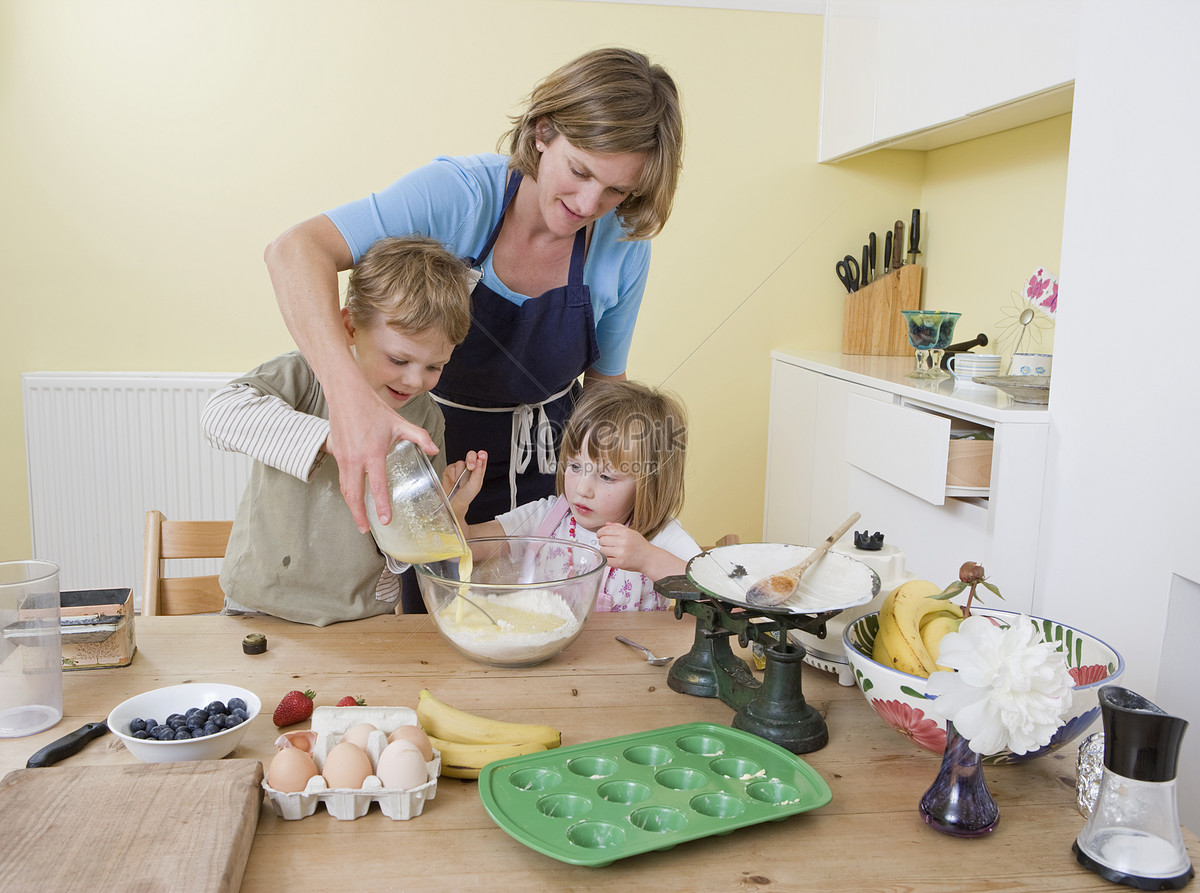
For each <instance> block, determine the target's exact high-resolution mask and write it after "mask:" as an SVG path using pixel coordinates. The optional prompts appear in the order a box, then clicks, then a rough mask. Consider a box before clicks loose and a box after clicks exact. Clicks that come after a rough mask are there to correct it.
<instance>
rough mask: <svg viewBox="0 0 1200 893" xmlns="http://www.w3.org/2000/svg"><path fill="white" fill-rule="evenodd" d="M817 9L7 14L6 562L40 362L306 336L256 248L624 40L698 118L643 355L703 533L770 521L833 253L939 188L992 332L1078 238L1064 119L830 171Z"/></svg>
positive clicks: (952, 273) (436, 7)
mask: <svg viewBox="0 0 1200 893" xmlns="http://www.w3.org/2000/svg"><path fill="white" fill-rule="evenodd" d="M821 27H822V21H821V18H820V17H819V16H811V15H789V14H781V13H750V12H734V11H728V10H708V9H689V8H681V7H662V6H636V5H621V4H610V3H569V2H562V0H503V2H496V0H440V2H437V3H430V2H414V0H389V2H384V0H342V2H338V3H332V2H325V0H203V2H201V0H179V2H172V3H161V2H154V0H105V2H104V3H95V2H87V0H74V2H72V0H7V2H5V3H4V4H0V65H2V66H3V69H2V74H0V119H2V120H4V121H5V127H4V128H3V136H2V137H0V162H2V163H0V187H2V193H3V194H4V195H5V196H6V200H5V210H6V212H7V213H6V214H5V215H4V222H3V223H2V224H0V227H3V230H2V233H0V235H2V237H3V242H4V245H5V251H4V254H3V258H2V260H0V264H2V266H0V273H2V275H3V279H2V282H3V285H2V286H0V288H2V289H3V292H2V294H3V301H4V316H3V318H4V340H3V350H2V351H0V419H3V420H4V431H5V434H6V436H5V437H4V438H3V440H0V496H2V498H3V502H4V505H5V506H6V509H7V510H6V511H5V512H4V513H3V515H2V516H0V558H3V559H10V558H21V557H27V556H28V555H29V554H30V549H31V547H30V541H29V527H28V505H27V485H26V480H25V472H24V468H25V456H24V448H23V438H22V436H21V431H22V426H21V394H20V374H21V373H22V372H27V371H33V370H155V371H176V370H181V371H188V370H191V371H228V372H238V371H241V370H244V369H246V368H249V367H250V366H253V365H255V364H256V363H258V362H260V361H262V360H263V359H266V358H267V357H270V356H272V355H274V354H277V353H280V352H282V351H285V350H289V349H291V348H292V346H293V345H292V342H291V339H290V337H289V336H288V334H287V331H286V329H285V328H284V326H283V324H282V322H281V321H280V319H279V314H278V312H277V309H276V306H275V302H274V299H273V297H272V293H271V290H270V286H269V283H268V280H267V276H266V271H265V268H264V267H263V264H262V260H261V255H262V249H263V247H264V246H265V245H266V243H267V242H268V241H269V240H270V239H271V238H272V237H274V236H275V235H276V234H277V233H278V232H279V231H281V230H282V229H284V228H285V227H286V226H288V225H290V224H291V223H293V222H295V221H297V220H299V219H302V218H304V217H307V216H310V215H312V214H314V213H318V212H319V211H321V210H323V209H325V208H328V207H331V206H333V205H336V204H339V203H341V202H343V201H347V200H350V199H353V198H358V197H361V196H362V195H365V194H366V193H367V192H369V191H371V190H372V189H377V188H381V187H383V186H385V185H386V184H388V183H389V182H391V181H392V180H393V179H395V178H396V177H398V176H400V175H401V174H403V173H404V172H406V171H407V170H409V169H410V168H412V167H415V166H417V165H419V164H422V163H424V162H426V161H428V160H429V159H430V158H432V157H433V156H435V155H437V154H461V153H469V152H479V151H489V150H491V149H493V148H494V146H495V143H496V139H497V137H498V136H499V135H500V133H501V132H502V131H503V130H504V129H506V127H507V115H508V114H510V113H511V112H513V111H514V110H515V109H516V107H517V106H518V104H519V102H520V100H521V99H522V97H523V96H524V95H525V93H526V92H527V91H528V90H529V88H530V87H531V86H532V85H533V83H534V82H535V81H536V80H537V79H538V78H539V77H541V76H543V75H544V74H546V73H548V72H549V71H550V70H551V69H553V68H554V67H556V66H557V65H558V64H560V63H561V62H563V61H566V60H567V59H569V58H571V57H574V56H575V55H578V54H579V53H580V52H582V51H584V50H587V49H591V48H593V47H596V46H601V45H605V44H614V43H620V44H625V45H629V46H633V47H635V48H637V49H640V50H642V51H644V52H647V53H648V54H650V55H651V56H652V57H654V58H655V59H656V60H658V61H661V62H662V63H663V64H665V65H666V66H667V67H668V69H669V70H671V72H672V73H673V74H674V75H675V77H676V79H677V81H678V83H679V84H680V86H681V90H682V93H683V99H684V105H685V114H686V116H687V117H686V125H687V139H688V145H687V155H686V158H685V169H684V175H683V180H682V184H681V188H680V192H679V194H678V198H677V203H676V209H675V214H674V216H673V217H672V219H671V222H670V224H669V226H668V228H667V230H666V231H665V232H664V233H663V235H662V236H660V237H659V238H658V239H657V240H656V241H655V248H654V264H653V269H652V271H651V277H650V283H649V287H648V292H647V296H646V301H645V303H644V305H643V310H642V315H641V319H640V321H639V324H638V330H637V336H636V338H635V342H634V347H633V351H632V355H631V358H630V366H629V373H630V376H631V377H636V378H641V379H643V380H646V381H649V382H653V383H660V384H666V386H668V387H670V388H672V389H673V390H675V391H677V392H678V393H679V394H680V395H681V396H682V397H683V398H684V400H685V401H686V402H687V404H688V406H689V408H690V411H691V414H692V430H691V436H692V444H691V445H692V449H691V452H690V457H689V476H688V486H689V498H688V504H687V508H686V509H685V512H684V516H683V521H684V523H685V525H686V526H687V527H688V528H689V529H690V530H691V531H692V533H693V534H694V535H695V536H696V537H697V539H699V540H700V541H701V542H712V541H713V540H715V539H716V538H717V537H719V536H720V535H722V534H724V533H727V532H730V531H736V532H738V533H740V534H741V535H742V536H743V538H744V539H756V538H758V537H759V536H760V535H761V524H762V488H763V480H764V469H765V445H764V435H765V431H766V420H767V384H768V379H769V367H768V361H767V354H768V352H769V350H770V349H771V348H773V347H776V346H782V345H784V344H786V345H787V346H788V347H792V348H806V349H817V350H836V349H838V347H839V346H840V343H841V315H842V301H843V296H844V292H843V291H842V290H841V286H840V285H839V284H838V282H837V280H836V279H835V277H834V275H833V262H834V260H835V258H836V257H840V256H841V255H842V254H844V253H845V252H846V251H847V250H850V249H852V248H853V247H855V246H860V245H861V244H862V241H863V239H864V236H865V233H866V232H868V231H869V230H871V229H873V228H875V229H877V230H878V231H879V232H880V234H881V235H882V231H883V227H884V226H886V225H888V224H890V222H891V221H892V220H894V219H895V218H897V217H903V218H905V219H907V217H908V214H909V212H910V211H911V209H912V208H913V207H916V206H918V205H920V204H922V203H926V204H927V205H928V207H927V211H928V216H929V226H928V238H927V240H924V241H925V245H926V249H927V254H926V255H925V259H926V260H927V261H928V262H929V263H931V264H932V263H938V264H939V266H938V267H937V268H936V269H935V270H931V271H930V272H929V274H928V282H929V287H930V291H931V295H933V296H936V297H937V299H938V300H939V301H940V300H942V298H943V297H944V298H945V301H946V302H951V301H953V302H954V303H955V304H956V305H958V304H961V305H963V306H967V304H968V302H970V303H971V306H972V307H973V308H977V309H973V310H972V311H971V314H972V315H971V316H964V320H963V321H964V324H965V323H967V322H968V320H971V319H973V317H974V316H975V314H976V313H978V317H979V319H980V320H981V322H980V325H982V324H983V322H982V321H984V320H987V319H989V318H991V317H989V313H990V314H991V316H996V313H995V311H994V309H992V308H991V305H992V304H997V302H998V301H999V300H1000V298H1001V297H1004V295H1001V294H1000V292H1006V291H1008V290H1011V289H1013V288H1016V289H1018V290H1019V288H1020V278H1019V274H1020V273H1023V272H1024V271H1025V268H1026V267H1029V269H1030V270H1032V268H1033V267H1035V266H1036V265H1037V264H1040V263H1046V264H1047V265H1048V264H1049V263H1050V261H1051V260H1053V262H1054V263H1057V252H1058V246H1059V242H1060V241H1061V222H1062V192H1063V186H1064V181H1065V162H1066V136H1065V134H1066V130H1067V126H1068V125H1067V123H1063V122H1061V121H1060V122H1059V123H1058V124H1057V125H1055V122H1048V123H1047V124H1044V125H1033V126H1032V127H1029V128H1023V129H1022V130H1020V131H1013V132H1012V133H1011V134H1002V135H1000V136H997V137H992V138H989V139H985V140H977V141H975V142H974V143H968V144H964V145H963V146H960V147H951V148H949V149H945V150H941V151H939V152H933V153H929V154H928V155H926V154H924V153H915V152H880V153H875V154H873V155H871V156H867V157H865V158H861V159H855V160H853V161H849V162H845V163H843V164H841V165H818V164H817V163H816V162H815V161H814V159H815V157H816V145H817V129H818V117H819V104H820V63H821V58H820V57H821ZM997 154H998V155H1000V156H1001V157H1002V158H1003V159H1008V160H1010V161H1011V163H1012V166H1011V170H1008V169H1005V170H1004V171H1003V173H1005V174H1006V176H1003V177H1001V176H999V175H998V174H997V171H996V170H995V168H996V164H997V162H996V159H995V158H994V156H995V155H997ZM1027 174H1030V175H1031V176H1032V178H1033V179H1035V180H1036V182H1037V183H1038V184H1040V185H1039V186H1038V188H1037V190H1036V195H1032V194H1027V193H1030V192H1031V191H1033V190H1030V189H1029V188H1028V185H1027V180H1028V179H1030V177H1027V176H1026V175H1027ZM1046 193H1051V194H1050V195H1046ZM1030 202H1043V205H1042V207H1040V208H1038V207H1034V208H1030V207H1029V205H1030ZM998 204H999V205H1003V206H1004V208H1003V209H1002V210H1001V211H999V212H998V211H997V208H996V205H998ZM1031 213H1033V214H1037V215H1038V216H1039V217H1045V218H1046V221H1043V222H1042V223H1041V224H1039V226H1038V228H1037V229H1036V232H1031V233H1026V236H1027V237H1028V238H1029V239H1031V240H1032V241H1034V242H1036V244H1034V245H1025V244H1024V243H1023V244H1022V246H1021V250H1020V252H1017V253H1015V255H1016V256H1011V257H1005V258H1004V260H1005V263H1006V264H1007V266H1006V268H1005V270H1004V276H1003V278H1002V279H1001V280H999V285H997V281H998V279H997V277H996V276H995V275H994V272H995V269H994V268H992V267H991V266H990V265H989V263H986V262H983V261H987V260H989V259H990V258H991V257H992V256H993V255H998V254H1002V253H1005V251H1007V253H1008V254H1010V255H1014V252H1013V251H1012V249H1011V248H1009V249H1003V248H1001V249H995V250H992V249H989V253H988V256H987V257H985V258H984V259H983V261H979V262H975V261H971V260H970V259H969V258H968V257H966V256H964V252H962V251H960V250H958V249H957V248H956V249H955V250H951V249H952V246H962V245H964V244H970V245H971V246H972V248H973V251H972V253H973V254H978V253H979V251H978V246H976V245H974V244H973V243H972V239H973V235H972V234H974V233H976V232H979V231H980V229H981V228H982V226H983V225H984V224H985V223H987V224H990V223H991V222H992V221H994V220H998V221H999V223H1000V224H1016V223H1021V221H1023V220H1025V219H1026V218H1028V216H1029V215H1030V214H1031ZM1021 225H1022V226H1024V224H1023V223H1022V224H1021ZM952 240H953V241H952ZM1051 255H1052V257H1051ZM943 264H944V267H943V266H941V265H943ZM1031 265H1032V266H1031ZM1010 267H1011V270H1012V271H1015V272H1013V273H1012V274H1011V275H1010V270H1009V268H1010ZM1014 275H1015V276H1016V277H1017V278H1016V279H1014V278H1013V276H1014ZM955 309H958V308H957V307H956V308H955ZM971 325H972V326H974V325H975V323H974V322H972V323H971ZM981 330H982V329H981ZM131 523H132V524H133V525H134V527H135V529H140V524H141V522H140V519H131ZM45 557H50V558H52V557H53V556H45Z"/></svg>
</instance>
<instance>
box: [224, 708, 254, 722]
mask: <svg viewBox="0 0 1200 893" xmlns="http://www.w3.org/2000/svg"><path fill="white" fill-rule="evenodd" d="M229 715H230V716H236V717H237V718H238V719H249V718H250V714H249V713H247V712H246V709H245V708H244V707H235V708H234V709H233V710H231V711H229Z"/></svg>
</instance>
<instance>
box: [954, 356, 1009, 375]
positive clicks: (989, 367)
mask: <svg viewBox="0 0 1200 893" xmlns="http://www.w3.org/2000/svg"><path fill="white" fill-rule="evenodd" d="M946 368H947V369H949V370H950V374H951V375H953V376H954V377H955V378H956V379H958V380H959V381H970V380H971V379H972V378H974V377H975V376H976V375H996V374H998V373H999V372H1000V356H999V355H998V354H990V353H956V354H951V356H950V358H949V359H948V360H946Z"/></svg>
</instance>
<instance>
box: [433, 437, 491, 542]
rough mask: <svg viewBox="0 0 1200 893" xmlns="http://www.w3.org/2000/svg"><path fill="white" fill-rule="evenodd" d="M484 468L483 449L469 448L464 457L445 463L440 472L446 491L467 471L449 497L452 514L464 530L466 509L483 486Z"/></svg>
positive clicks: (485, 458)
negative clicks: (444, 468) (448, 463)
mask: <svg viewBox="0 0 1200 893" xmlns="http://www.w3.org/2000/svg"><path fill="white" fill-rule="evenodd" d="M486 470H487V453H486V452H485V451H483V450H479V451H478V452H476V451H475V450H471V451H470V452H468V453H467V458H466V459H464V460H461V461H458V462H454V463H452V464H450V465H447V466H446V470H445V471H443V472H442V488H443V489H444V490H445V491H446V492H447V493H449V492H450V491H451V490H453V489H454V484H455V483H456V482H458V479H459V476H460V475H463V472H467V474H466V475H465V476H463V479H462V481H461V482H459V483H458V490H457V491H455V493H454V496H453V497H452V498H451V499H450V508H451V509H453V510H454V516H455V517H456V518H458V523H459V525H460V526H461V527H462V528H463V530H464V531H465V530H466V529H467V509H468V508H470V506H471V502H472V501H473V500H474V499H475V497H476V496H478V495H479V491H480V490H481V489H482V488H483V473H484V472H485V471H486Z"/></svg>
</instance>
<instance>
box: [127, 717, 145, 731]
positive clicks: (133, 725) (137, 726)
mask: <svg viewBox="0 0 1200 893" xmlns="http://www.w3.org/2000/svg"><path fill="white" fill-rule="evenodd" d="M129 731H130V732H135V733H136V732H144V731H146V720H144V719H141V718H136V719H131V720H130V721H129Z"/></svg>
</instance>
